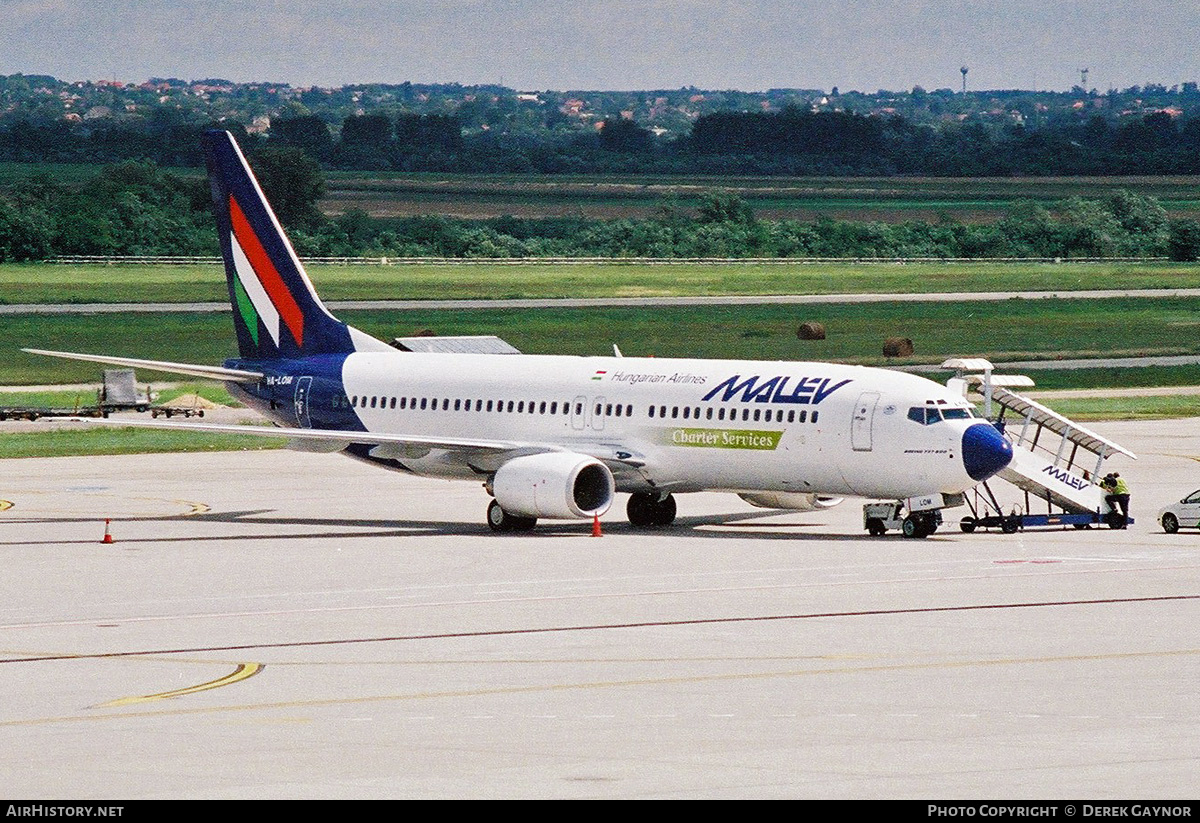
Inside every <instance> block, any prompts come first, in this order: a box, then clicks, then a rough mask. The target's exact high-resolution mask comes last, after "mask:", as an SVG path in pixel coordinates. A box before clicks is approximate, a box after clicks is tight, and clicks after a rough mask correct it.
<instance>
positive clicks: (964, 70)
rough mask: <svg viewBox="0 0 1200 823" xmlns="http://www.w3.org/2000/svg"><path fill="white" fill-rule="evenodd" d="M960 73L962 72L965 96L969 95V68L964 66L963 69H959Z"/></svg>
mask: <svg viewBox="0 0 1200 823" xmlns="http://www.w3.org/2000/svg"><path fill="white" fill-rule="evenodd" d="M959 71H961V72H962V76H963V94H966V93H967V67H966V66H963V67H962V68H961V69H959Z"/></svg>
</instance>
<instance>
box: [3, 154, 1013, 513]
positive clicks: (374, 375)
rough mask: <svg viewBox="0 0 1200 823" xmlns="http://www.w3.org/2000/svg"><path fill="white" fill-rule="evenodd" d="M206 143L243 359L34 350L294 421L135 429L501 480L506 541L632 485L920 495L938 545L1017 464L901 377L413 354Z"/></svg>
mask: <svg viewBox="0 0 1200 823" xmlns="http://www.w3.org/2000/svg"><path fill="white" fill-rule="evenodd" d="M204 147H205V152H206V155H207V161H208V173H209V181H210V185H211V188H212V196H213V209H214V212H215V214H216V219H217V225H218V230H219V232H220V239H221V248H222V252H223V255H224V260H225V272H226V276H227V279H228V285H229V294H230V300H231V303H232V306H233V317H234V326H235V329H236V332H237V341H238V349H239V356H238V357H235V358H232V359H230V360H227V361H226V362H225V364H224V366H222V367H213V366H204V365H195V364H187V363H168V362H163V361H154V360H143V359H136V358H129V357H110V356H103V355H92V354H78V353H69V352H50V351H43V350H38V349H26V351H31V352H35V353H39V354H47V355H52V356H57V357H68V358H74V359H81V360H89V361H94V362H100V363H108V364H115V365H124V366H132V367H134V368H148V369H156V370H159V371H166V372H173V373H182V374H187V375H193V376H201V377H208V378H213V379H217V380H222V381H224V382H226V383H227V384H228V385H229V386H230V389H231V391H232V392H233V393H234V394H235V395H236V396H238V397H239V398H241V399H242V400H244V402H245V403H246V404H248V405H249V406H251V407H253V408H255V409H257V410H258V411H260V412H261V413H262V414H264V415H265V416H267V417H268V418H269V419H270V420H272V421H273V422H274V423H276V424H277V426H278V427H279V428H264V427H261V426H230V425H214V424H204V423H187V422H185V423H168V422H162V423H160V422H155V421H141V422H130V421H124V420H123V421H120V425H123V426H132V425H140V426H147V427H156V428H177V429H188V430H194V431H205V432H222V433H241V434H247V435H257V436H262V435H264V434H265V435H275V436H279V437H286V438H288V439H289V444H288V445H289V447H291V448H296V449H301V450H307V451H327V452H340V453H342V454H345V455H348V456H351V457H355V458H358V459H360V460H363V461H366V462H368V463H371V464H373V465H377V466H381V467H384V468H389V469H394V470H396V471H401V472H410V473H412V474H417V475H424V476H429V477H441V478H462V479H474V480H476V481H482V482H483V485H484V487H485V488H486V489H487V491H488V492H489V493H490V494H491V495H492V497H493V500H492V501H491V503H490V506H489V508H488V513H487V519H488V523H489V525H490V526H491V527H492V528H493V529H495V530H496V531H514V530H516V531H519V530H527V529H531V528H533V526H534V525H535V523H536V521H537V518H539V517H545V518H562V519H571V518H581V519H589V520H590V519H591V518H593V517H595V516H598V515H601V514H604V513H605V512H606V511H607V510H608V509H609V507H610V506H611V504H612V503H613V500H614V497H615V495H616V494H617V493H628V494H629V495H630V497H629V501H628V506H627V513H628V517H629V520H630V522H631V523H632V524H633V525H634V526H637V527H662V526H667V525H669V524H670V523H671V522H672V521H673V520H674V518H675V498H674V495H676V494H681V493H686V492H699V491H728V492H733V493H736V494H739V495H741V496H742V497H743V498H744V499H745V500H747V501H749V502H751V503H753V504H755V505H759V506H763V507H767V508H779V509H790V510H801V511H803V510H812V509H820V508H826V507H828V506H831V505H834V504H836V503H837V502H839V500H840V499H841V498H842V497H843V496H846V495H853V496H858V497H867V498H877V499H891V500H896V501H905V502H906V505H907V508H908V510H910V511H912V518H913V523H912V528H911V529H910V528H908V527H907V526H906V528H905V533H906V534H908V535H909V536H925V535H926V534H928V533H930V532H932V531H933V530H934V529H935V528H936V520H937V519H940V518H935V516H934V514H933V513H934V512H935V511H936V510H938V509H940V508H941V507H943V506H946V505H955V504H958V503H961V501H962V494H961V493H962V492H963V491H965V490H966V489H969V488H971V487H972V486H974V485H976V484H977V483H979V482H981V481H983V480H986V479H987V478H989V477H991V476H992V475H993V474H995V473H996V472H997V471H999V470H1000V469H1002V468H1003V467H1004V466H1006V465H1007V464H1008V462H1009V461H1010V460H1011V459H1012V447H1011V445H1010V444H1009V442H1008V441H1007V440H1005V438H1004V437H1003V436H1002V435H1001V434H1000V432H998V431H997V429H996V428H995V427H994V426H993V425H991V424H990V423H988V422H986V421H984V420H981V419H980V418H979V417H978V416H977V414H976V412H975V411H974V409H973V407H972V406H971V405H970V404H969V403H968V402H967V401H966V399H965V398H963V397H962V396H961V395H957V394H955V393H953V392H951V391H950V390H949V389H947V388H946V387H943V386H941V385H939V384H937V383H934V382H933V381H930V380H927V379H925V378H922V377H918V376H915V375H911V374H905V373H902V372H896V371H891V370H887V369H877V368H868V367H863V366H846V365H839V364H831V363H806V362H755V361H739V360H691V359H669V358H634V357H578V356H542V355H526V354H516V355H508V356H505V355H498V354H461V353H418V352H404V351H399V350H397V349H396V348H393V347H392V346H389V345H387V344H385V343H383V342H381V341H379V340H376V339H375V338H373V337H371V336H369V335H367V334H364V333H363V332H361V331H359V330H357V329H354V328H352V327H350V326H347V325H346V324H344V323H342V322H341V321H339V320H337V319H336V318H335V317H334V316H333V315H332V314H331V313H330V312H329V311H328V310H327V309H326V307H325V306H324V305H323V304H322V302H321V300H320V298H319V297H318V296H317V293H316V291H315V290H314V288H313V285H312V283H311V282H310V281H309V278H308V276H307V274H306V273H305V271H304V268H303V266H302V265H301V263H300V261H299V259H298V258H297V257H296V254H295V252H294V250H293V249H292V246H291V244H290V242H289V241H288V239H287V237H286V235H285V233H284V231H283V228H282V227H281V225H280V224H279V221H278V220H277V219H276V217H275V215H274V213H273V212H272V211H271V208H270V206H269V204H268V203H267V201H266V198H265V197H264V196H263V193H262V190H261V189H260V188H259V186H258V183H257V181H256V180H255V178H254V176H253V173H252V172H251V170H250V167H249V165H248V164H247V163H246V160H245V158H244V157H243V155H242V153H241V151H240V149H239V148H238V146H237V143H236V142H235V141H234V139H233V137H232V135H230V134H229V133H228V132H224V131H214V132H209V133H208V134H206V135H205V136H204ZM93 422H94V421H93ZM913 500H919V501H921V502H920V504H914V503H913V502H912V501H913Z"/></svg>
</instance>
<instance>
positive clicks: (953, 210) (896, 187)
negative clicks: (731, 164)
mask: <svg viewBox="0 0 1200 823" xmlns="http://www.w3.org/2000/svg"><path fill="white" fill-rule="evenodd" d="M327 188H328V194H327V196H326V198H325V200H324V201H323V202H322V208H323V210H324V211H325V212H326V213H328V214H340V213H342V212H344V211H346V210H347V209H351V208H357V209H362V210H363V211H366V212H367V213H368V214H371V215H373V216H375V217H381V218H386V217H409V216H414V215H423V214H446V215H451V216H455V217H467V218H484V217H499V216H502V215H506V214H508V215H514V216H519V217H552V216H576V215H583V216H586V217H593V218H615V217H649V216H652V215H653V214H654V213H655V211H656V210H657V209H658V208H659V207H660V206H661V205H662V203H663V200H664V198H667V197H670V198H673V199H674V200H675V201H676V202H677V204H678V205H679V206H681V207H682V208H685V209H686V208H694V207H695V206H696V205H697V204H698V203H699V199H700V197H701V196H702V194H703V193H704V192H706V191H711V190H713V189H726V190H730V191H735V192H737V193H738V194H739V195H741V196H742V197H744V198H745V199H746V200H747V201H748V202H749V203H750V205H751V207H752V208H753V209H754V210H755V213H756V214H757V215H758V216H759V217H764V218H771V219H780V218H790V219H796V220H814V219H816V218H818V217H822V216H824V217H832V218H838V219H850V220H879V221H883V222H901V221H906V220H936V219H938V218H939V217H940V216H941V215H943V214H944V215H949V216H951V217H954V218H956V219H958V220H962V221H963V222H992V221H995V220H997V219H999V218H1000V217H1002V216H1003V215H1004V214H1005V213H1006V212H1007V211H1008V210H1009V209H1010V208H1011V207H1012V205H1013V204H1014V203H1016V202H1018V201H1021V200H1033V201H1037V202H1040V203H1043V204H1045V205H1052V204H1053V203H1055V202H1057V201H1059V200H1063V199H1065V198H1067V197H1073V196H1078V197H1085V198H1088V199H1103V198H1104V197H1107V196H1108V195H1110V194H1112V193H1113V192H1114V191H1115V190H1117V189H1129V190H1131V191H1136V192H1138V193H1140V194H1145V195H1149V196H1152V197H1155V198H1158V199H1159V200H1160V201H1161V202H1162V204H1163V206H1164V207H1165V208H1166V209H1167V210H1168V212H1170V213H1171V214H1172V215H1173V216H1190V217H1196V216H1200V178H1195V177H1185V176H1177V177H1025V178H1021V177H1012V178H943V177H743V176H737V175H728V176H700V175H696V176H682V175H680V176H674V175H587V176H574V175H516V174H499V175H454V174H430V173H422V174H393V175H378V174H368V173H338V172H334V173H331V174H330V175H329V178H328V187H327Z"/></svg>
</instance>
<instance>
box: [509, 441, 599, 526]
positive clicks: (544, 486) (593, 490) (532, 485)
mask: <svg viewBox="0 0 1200 823" xmlns="http://www.w3.org/2000/svg"><path fill="white" fill-rule="evenodd" d="M491 485H492V488H491V491H492V494H493V495H495V497H496V502H497V503H499V504H500V507H501V508H502V509H504V511H506V512H509V513H511V514H518V515H524V516H526V517H562V518H571V517H584V518H587V517H592V516H593V515H599V514H604V513H605V512H606V511H608V507H609V506H610V505H611V504H612V500H613V495H614V494H616V491H617V485H616V483H615V482H614V481H613V476H612V472H610V471H609V470H608V467H607V466H605V465H604V464H603V463H601V462H600V461H599V460H596V459H595V458H593V457H588V456H586V455H582V454H573V453H571V452H546V453H545V454H530V455H526V456H525V457H516V458H513V459H512V460H509V461H508V462H507V463H505V464H504V465H503V466H501V467H500V469H499V470H498V471H497V472H496V474H495V476H494V477H493V478H492V484H491Z"/></svg>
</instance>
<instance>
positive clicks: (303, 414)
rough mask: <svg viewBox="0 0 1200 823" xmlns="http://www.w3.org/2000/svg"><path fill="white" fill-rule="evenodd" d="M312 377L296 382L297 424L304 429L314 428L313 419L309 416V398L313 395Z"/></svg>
mask: <svg viewBox="0 0 1200 823" xmlns="http://www.w3.org/2000/svg"><path fill="white" fill-rule="evenodd" d="M312 381H313V379H312V378H311V377H300V378H298V379H297V380H296V394H295V405H296V424H297V425H298V426H300V428H302V429H311V428H312V419H311V418H310V417H309V415H308V397H309V395H310V394H311V393H312Z"/></svg>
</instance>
